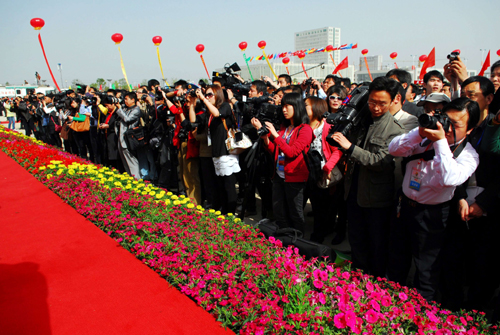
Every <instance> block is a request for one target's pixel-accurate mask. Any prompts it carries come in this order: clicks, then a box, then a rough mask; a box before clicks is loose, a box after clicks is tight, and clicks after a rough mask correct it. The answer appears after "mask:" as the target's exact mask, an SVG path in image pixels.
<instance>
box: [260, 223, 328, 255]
mask: <svg viewBox="0 0 500 335" xmlns="http://www.w3.org/2000/svg"><path fill="white" fill-rule="evenodd" d="M255 227H256V228H258V229H259V230H260V231H261V232H262V233H263V234H264V236H266V238H269V237H270V236H272V237H274V238H277V239H279V240H280V241H281V242H282V243H283V246H284V247H288V246H289V245H293V246H294V247H296V248H297V249H298V250H299V254H301V255H303V256H305V257H306V259H310V258H313V257H316V258H320V257H329V258H330V260H335V258H336V254H335V251H333V250H332V248H330V247H329V246H326V245H323V244H319V243H315V242H311V241H309V240H306V239H304V238H303V235H302V232H301V231H300V230H297V229H294V228H279V227H278V225H277V224H276V222H274V221H270V220H269V219H263V220H261V221H259V222H258V223H257V224H256V225H255Z"/></svg>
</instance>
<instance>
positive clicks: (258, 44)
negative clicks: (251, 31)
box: [257, 41, 267, 49]
mask: <svg viewBox="0 0 500 335" xmlns="http://www.w3.org/2000/svg"><path fill="white" fill-rule="evenodd" d="M266 45H267V44H266V41H260V42H259V43H257V46H258V47H259V48H261V49H264V48H265V47H266Z"/></svg>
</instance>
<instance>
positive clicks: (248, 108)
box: [237, 95, 285, 137]
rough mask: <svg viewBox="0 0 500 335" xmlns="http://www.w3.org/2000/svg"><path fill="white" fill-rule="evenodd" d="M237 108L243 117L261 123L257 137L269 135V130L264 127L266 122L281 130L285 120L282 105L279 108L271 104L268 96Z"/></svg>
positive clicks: (250, 100) (240, 104)
mask: <svg viewBox="0 0 500 335" xmlns="http://www.w3.org/2000/svg"><path fill="white" fill-rule="evenodd" d="M237 106H238V108H239V109H240V112H241V113H242V114H243V115H247V116H249V117H250V118H256V119H257V120H259V121H260V123H261V124H262V127H261V128H260V129H258V130H257V135H258V136H259V137H260V136H264V135H266V134H268V133H269V130H268V129H267V128H266V126H265V125H264V123H265V122H270V123H272V124H273V125H274V127H275V128H276V129H279V127H280V125H281V124H282V123H283V121H284V119H285V118H284V116H283V109H282V108H281V105H278V106H277V105H274V104H271V103H269V96H268V95H263V96H261V97H257V98H250V99H247V100H246V101H245V102H242V103H239V104H238V105H237Z"/></svg>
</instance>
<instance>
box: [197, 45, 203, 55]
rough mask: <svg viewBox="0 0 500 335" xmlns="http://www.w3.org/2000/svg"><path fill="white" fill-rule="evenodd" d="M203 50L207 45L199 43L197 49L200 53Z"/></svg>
mask: <svg viewBox="0 0 500 335" xmlns="http://www.w3.org/2000/svg"><path fill="white" fill-rule="evenodd" d="M203 50H205V46H204V45H203V44H198V45H197V46H196V51H198V52H199V53H202V52H203Z"/></svg>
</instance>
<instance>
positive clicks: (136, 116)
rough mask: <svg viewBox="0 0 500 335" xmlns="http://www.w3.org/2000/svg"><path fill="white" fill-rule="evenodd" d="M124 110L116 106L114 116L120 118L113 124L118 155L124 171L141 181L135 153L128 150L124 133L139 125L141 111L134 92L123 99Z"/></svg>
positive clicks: (118, 105)
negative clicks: (116, 137) (116, 134)
mask: <svg viewBox="0 0 500 335" xmlns="http://www.w3.org/2000/svg"><path fill="white" fill-rule="evenodd" d="M123 101H124V103H125V108H124V109H122V106H121V105H120V104H116V107H117V108H118V110H117V111H116V114H117V115H118V117H119V118H120V119H119V120H118V122H116V124H115V132H116V133H118V153H119V154H120V157H121V159H122V163H123V167H124V168H125V171H126V172H127V173H128V174H129V175H131V176H133V177H134V178H136V179H141V175H140V171H139V161H138V160H137V155H136V153H134V152H132V151H130V150H129V148H128V145H127V140H126V139H125V132H126V131H127V130H129V129H132V128H135V127H138V126H139V125H140V119H141V110H140V109H139V107H137V95H136V94H135V93H134V92H129V93H127V94H125V98H124V99H123Z"/></svg>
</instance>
